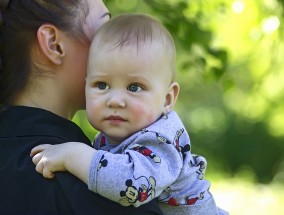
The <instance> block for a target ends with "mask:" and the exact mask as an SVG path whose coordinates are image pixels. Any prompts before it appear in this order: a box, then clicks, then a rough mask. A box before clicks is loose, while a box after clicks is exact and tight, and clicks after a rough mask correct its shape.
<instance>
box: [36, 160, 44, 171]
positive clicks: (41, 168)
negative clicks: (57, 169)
mask: <svg viewBox="0 0 284 215" xmlns="http://www.w3.org/2000/svg"><path fill="white" fill-rule="evenodd" d="M43 167H44V166H43V163H42V162H38V163H37V164H36V168H35V169H36V171H37V172H38V173H40V174H42V172H43Z"/></svg>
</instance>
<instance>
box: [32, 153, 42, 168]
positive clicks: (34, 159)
mask: <svg viewBox="0 0 284 215" xmlns="http://www.w3.org/2000/svg"><path fill="white" fill-rule="evenodd" d="M41 158H42V154H41V153H38V154H36V155H35V156H33V158H32V161H33V163H34V164H35V165H37V164H38V162H39V161H40V160H41Z"/></svg>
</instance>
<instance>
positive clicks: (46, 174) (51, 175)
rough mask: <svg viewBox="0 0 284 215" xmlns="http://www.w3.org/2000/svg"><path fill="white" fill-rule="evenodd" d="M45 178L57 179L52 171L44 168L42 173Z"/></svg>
mask: <svg viewBox="0 0 284 215" xmlns="http://www.w3.org/2000/svg"><path fill="white" fill-rule="evenodd" d="M42 175H43V177H45V178H49V179H52V178H54V177H55V174H54V173H53V172H51V171H49V169H48V168H43V172H42Z"/></svg>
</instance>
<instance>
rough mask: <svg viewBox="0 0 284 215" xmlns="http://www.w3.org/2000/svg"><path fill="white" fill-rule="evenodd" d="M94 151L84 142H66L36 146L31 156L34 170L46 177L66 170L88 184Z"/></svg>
mask: <svg viewBox="0 0 284 215" xmlns="http://www.w3.org/2000/svg"><path fill="white" fill-rule="evenodd" d="M95 153H96V150H95V149H93V148H91V147H89V146H87V145H86V144H83V143H79V142H68V143H63V144H59V145H47V144H46V145H39V146H36V147H35V148H33V149H32V151H31V157H33V158H32V160H33V163H34V164H35V165H36V171H37V172H39V173H41V174H42V175H43V176H44V177H46V178H53V177H54V176H55V174H54V173H55V172H58V171H68V172H70V173H71V174H73V175H75V176H77V177H78V178H79V179H80V180H82V181H83V182H84V183H86V184H88V177H89V169H90V163H91V160H92V158H93V156H94V154H95Z"/></svg>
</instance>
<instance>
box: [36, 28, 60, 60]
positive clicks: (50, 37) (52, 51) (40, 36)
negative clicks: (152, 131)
mask: <svg viewBox="0 0 284 215" xmlns="http://www.w3.org/2000/svg"><path fill="white" fill-rule="evenodd" d="M60 33H61V32H60V31H59V30H58V29H57V28H56V27H55V26H53V25H51V24H44V25H42V26H40V27H39V29H38V31H37V40H38V44H39V47H40V49H41V51H42V53H43V54H44V55H45V56H46V57H47V58H48V59H49V60H50V61H51V62H52V63H54V64H56V65H61V64H62V62H63V57H64V56H65V49H64V45H63V43H62V42H61V41H60Z"/></svg>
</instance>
